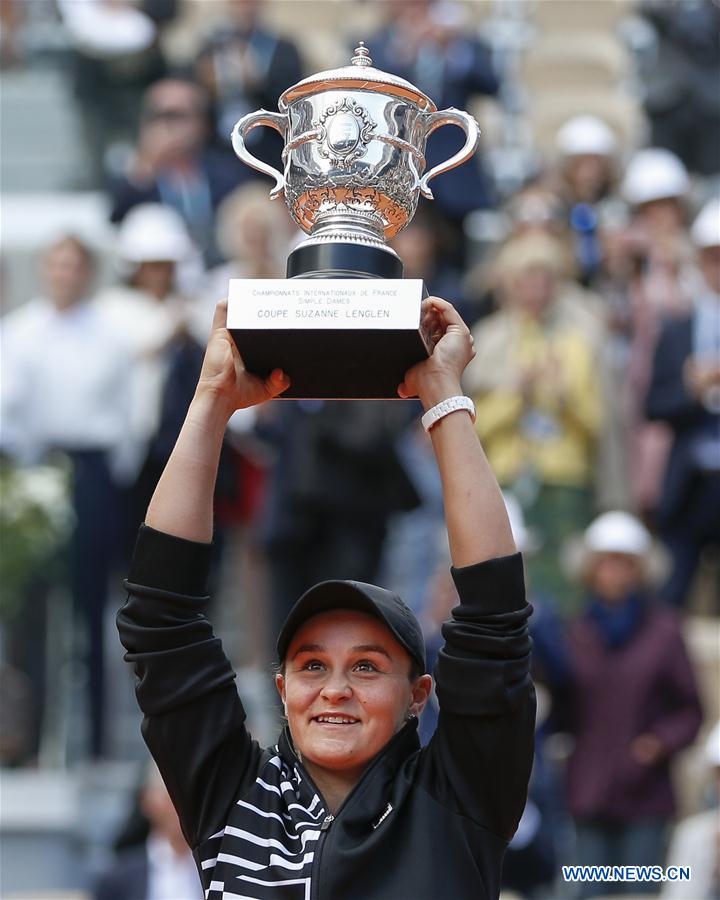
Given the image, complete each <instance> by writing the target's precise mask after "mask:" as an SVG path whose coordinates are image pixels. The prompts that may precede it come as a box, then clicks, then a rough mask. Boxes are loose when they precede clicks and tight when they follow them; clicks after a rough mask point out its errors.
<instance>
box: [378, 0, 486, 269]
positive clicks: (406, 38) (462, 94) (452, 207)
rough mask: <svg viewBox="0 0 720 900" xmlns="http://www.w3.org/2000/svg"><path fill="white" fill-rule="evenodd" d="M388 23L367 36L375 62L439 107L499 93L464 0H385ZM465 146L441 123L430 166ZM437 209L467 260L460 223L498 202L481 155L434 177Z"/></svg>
mask: <svg viewBox="0 0 720 900" xmlns="http://www.w3.org/2000/svg"><path fill="white" fill-rule="evenodd" d="M385 6H386V9H387V19H388V23H387V25H386V26H385V27H384V28H383V29H382V30H381V31H380V32H379V33H377V34H375V35H373V36H372V37H371V38H370V39H369V41H368V48H369V50H370V53H371V56H372V58H373V65H375V66H376V67H377V68H379V69H384V70H385V71H387V72H393V73H394V74H395V75H399V76H401V77H402V78H406V79H407V80H408V81H410V82H412V84H414V85H416V86H417V87H419V88H420V90H422V91H424V92H425V93H426V94H427V95H428V97H431V98H432V100H433V101H434V102H435V103H436V105H437V107H438V109H445V108H447V107H451V106H453V107H456V108H457V109H467V108H468V105H469V103H470V101H471V100H472V98H474V97H476V96H495V94H497V93H498V91H499V89H500V81H499V78H498V75H497V73H496V72H495V69H494V67H493V63H492V59H491V55H490V50H489V48H488V47H487V46H486V45H485V44H484V43H483V42H482V41H480V40H479V39H478V38H476V37H474V36H471V35H470V33H469V32H470V29H469V28H468V25H467V22H466V21H465V15H464V13H463V10H462V7H461V6H460V5H459V4H451V3H436V2H434V0H386V2H385ZM461 146H462V136H461V135H460V132H459V131H458V130H457V129H455V128H441V129H439V130H438V131H437V132H436V133H435V134H434V135H433V136H432V137H431V138H430V140H429V141H428V145H427V150H426V158H427V165H428V170H429V169H430V167H431V166H435V165H437V164H438V163H440V162H442V161H443V160H446V159H449V158H450V157H451V156H452V155H453V154H454V153H456V152H457V151H458V150H459V149H460V147H461ZM433 193H434V195H435V205H436V207H437V211H438V212H440V213H442V215H443V216H445V218H446V219H447V220H448V221H449V222H450V223H452V224H453V225H454V226H455V229H456V238H455V242H454V248H453V249H454V252H455V255H456V261H457V262H462V249H461V248H462V233H461V231H460V228H459V226H460V223H461V222H462V220H463V218H464V217H465V216H466V215H467V214H468V213H469V212H472V211H473V210H475V209H478V208H487V207H492V206H494V205H495V198H494V196H493V190H492V187H491V183H490V179H489V177H488V176H487V175H486V174H485V172H484V171H483V169H482V168H481V166H480V164H479V162H478V160H477V159H476V160H474V161H471V162H470V163H467V164H466V165H464V166H459V167H458V168H456V169H453V170H452V171H451V172H446V173H445V174H444V175H443V177H442V178H438V179H437V181H435V182H433Z"/></svg>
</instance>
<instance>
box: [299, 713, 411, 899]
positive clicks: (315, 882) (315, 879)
mask: <svg viewBox="0 0 720 900" xmlns="http://www.w3.org/2000/svg"><path fill="white" fill-rule="evenodd" d="M286 727H287V726H286ZM406 728H407V726H405V728H402V729H401V730H400V731H398V732H397V734H395V735H394V736H393V737H392V738H391V739H390V740H389V741H388V743H387V744H386V745H385V747H384V748H383V749H382V750H381V751H380V753H379V754H378V756H377V757H376V758H375V759H374V760H373V761H372V763H371V764H370V766H369V768H367V769H366V770H365V772H364V773H363V775H362V777H361V778H360V781H358V783H357V784H356V785H355V787H354V788H353V789H352V790H351V791H350V793H349V794H348V795H347V797H346V798H345V799H344V800H343V802H342V803H341V804H340V807H339V809H338V811H337V813H336V815H340V813H341V812H342V810H343V809H344V808H345V807H346V806H347V804H348V801H349V800H350V799H351V798H352V796H353V794H355V792H356V791H357V789H358V788H359V787H360V785H361V784H362V782H363V781H365V780H366V778H367V776H368V775H369V774H370V772H371V771H372V770H373V769H374V768H375V767H376V766H377V765H378V764H379V763H380V761H381V760H382V758H383V757H385V756H386V755H387V749H388V745H389V744H391V743H393V742H394V741H395V740H396V739H397V738H398V737H399V735H400V734H401V732H402V731H405V729H406ZM288 731H289V729H288ZM288 743H289V744H290V747H291V749H292V750H293V752H295V748H294V746H293V743H292V740H291V739H290V740H289V741H288ZM296 760H297V762H296V764H297V765H298V766H299V767H300V769H301V770H302V773H303V775H304V776H305V779H306V781H307V782H308V783H309V784H310V786H311V787H312V789H313V790H314V792H315V793H316V794H317V795H318V796H319V797H320V798H321V799H322V801H323V805H324V806H325V808H326V809H327V803H326V801H325V798H324V797H323V795H322V793H321V792H320V791H319V790H318V787H317V785H316V784H315V782H314V781H313V780H312V778H311V777H310V775H309V774H308V773H307V771H306V770H305V768H304V766H303V764H302V763H301V762H300V760H299V759H297V755H296ZM388 805H389V806H390V809H387V807H386V809H385V812H384V813H383V815H382V816H381V818H380V821H379V822H378V823H377V824H378V825H380V824H382V821H383V819H385V818H386V817H387V815H388V814H389V813H390V812H391V811H392V806H391V805H390V804H388ZM334 821H335V816H334V815H333V814H332V813H328V814H327V815H326V816H325V818H324V819H323V820H322V822H321V823H320V837H319V838H318V841H317V844H316V845H315V850H314V852H313V862H312V868H311V869H310V900H319V898H320V878H319V876H320V855H321V853H322V849H323V847H324V845H325V840H326V838H327V833H328V830H329V829H330V826H331V825H332V823H333V822H334Z"/></svg>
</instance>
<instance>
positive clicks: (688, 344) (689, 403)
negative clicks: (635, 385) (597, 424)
mask: <svg viewBox="0 0 720 900" xmlns="http://www.w3.org/2000/svg"><path fill="white" fill-rule="evenodd" d="M692 328H693V320H692V317H685V318H682V319H668V320H667V321H665V322H664V323H663V327H662V331H661V332H660V337H659V338H658V343H657V348H656V350H655V358H654V361H653V369H652V379H651V382H650V387H649V389H648V394H647V398H646V400H645V412H646V414H647V417H648V419H661V420H664V421H666V422H667V423H668V424H669V425H670V427H671V428H672V430H673V432H674V435H675V440H674V441H673V446H672V450H671V452H670V459H669V460H668V464H667V469H666V470H665V483H664V485H663V491H662V495H661V498H660V509H659V511H658V512H659V517H660V522H661V524H669V523H670V522H672V520H673V519H674V518H675V517H677V515H678V514H679V512H680V511H681V510H682V508H683V505H684V504H685V502H686V500H687V497H688V495H689V494H690V492H691V490H692V489H693V487H694V481H695V478H696V477H697V475H698V473H699V470H698V466H697V464H696V462H695V460H694V456H693V445H694V442H695V440H696V439H697V437H698V434H699V433H700V432H701V431H702V429H703V428H706V427H707V425H708V423H709V422H712V423H713V426H712V427H713V428H714V429H715V432H716V433H717V431H718V429H720V417H718V416H717V415H716V414H715V415H713V414H712V413H710V412H708V411H707V410H706V409H705V408H704V407H703V405H702V404H701V403H700V402H699V401H698V400H697V399H696V398H695V397H693V396H692V395H691V394H690V393H689V392H688V389H687V387H686V386H685V379H684V377H683V369H684V367H685V363H686V362H687V360H688V359H689V357H690V356H691V354H692Z"/></svg>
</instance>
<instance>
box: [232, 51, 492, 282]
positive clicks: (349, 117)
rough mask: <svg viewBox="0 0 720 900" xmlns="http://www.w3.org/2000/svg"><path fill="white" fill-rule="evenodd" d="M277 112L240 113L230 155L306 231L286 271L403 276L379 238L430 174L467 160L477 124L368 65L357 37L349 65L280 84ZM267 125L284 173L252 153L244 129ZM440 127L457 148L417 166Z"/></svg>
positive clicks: (402, 220) (400, 223)
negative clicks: (276, 138) (457, 133)
mask: <svg viewBox="0 0 720 900" xmlns="http://www.w3.org/2000/svg"><path fill="white" fill-rule="evenodd" d="M278 109H279V112H268V111H267V110H258V111H256V112H252V113H249V114H248V115H246V116H243V118H241V119H240V120H239V121H238V122H237V124H236V125H235V127H234V129H233V132H232V144H233V148H234V150H235V153H236V154H237V156H238V157H239V158H240V159H241V160H242V161H243V162H245V163H247V165H249V166H251V167H253V168H254V169H257V170H258V171H260V172H264V173H266V174H268V175H271V176H272V177H273V178H274V179H275V186H274V187H273V189H272V190H271V192H270V196H271V197H273V198H275V197H279V196H281V195H284V197H285V201H286V203H287V205H288V209H289V211H290V214H291V215H292V217H293V219H294V220H295V222H297V224H298V225H299V227H300V228H301V229H302V230H303V231H304V232H305V233H306V234H307V235H308V237H307V238H306V239H305V240H304V241H303V242H302V243H301V244H300V245H299V246H298V247H296V248H295V249H294V250H293V251H292V253H291V254H290V257H289V258H288V268H287V275H288V277H290V278H292V277H305V278H309V277H325V278H328V277H343V276H346V277H355V278H358V277H360V278H362V277H365V278H368V277H369V278H373V277H374V278H378V277H379V278H401V277H402V262H401V261H400V259H399V257H398V256H397V254H396V253H395V251H394V250H393V249H392V248H391V247H389V246H388V245H387V243H386V242H387V241H388V240H390V239H391V238H392V237H394V236H395V235H396V234H397V233H398V232H399V231H400V230H401V229H402V228H404V227H405V225H407V223H408V222H409V221H410V220H411V219H412V217H413V215H414V213H415V210H416V208H417V203H418V198H419V196H420V195H421V194H422V195H423V196H424V197H427V198H428V199H432V196H433V195H432V191H431V189H430V186H429V182H430V180H431V179H432V178H435V177H436V176H437V175H440V174H442V173H443V172H446V171H448V170H449V169H452V168H454V167H455V166H458V165H460V164H461V163H463V162H465V161H466V160H467V159H469V158H470V157H471V156H472V155H473V154H474V153H475V150H476V149H477V146H478V142H479V138H480V129H479V128H478V125H477V122H476V121H475V120H474V119H473V117H472V116H470V115H468V113H466V112H462V111H461V110H456V109H444V110H440V111H438V110H437V107H436V106H435V104H434V103H433V102H432V100H431V99H430V98H429V97H427V96H426V95H425V94H424V93H423V92H422V91H420V90H419V89H418V88H416V87H415V86H414V85H412V84H410V82H408V81H405V80H404V79H402V78H398V77H397V76H395V75H390V74H388V73H387V72H382V71H380V70H379V69H375V68H374V67H373V66H372V60H371V58H370V54H369V52H368V50H367V48H366V47H365V46H364V44H363V42H362V41H361V42H360V44H359V46H358V47H357V48H356V50H355V55H354V56H353V57H352V61H351V64H350V65H349V66H346V67H344V68H340V69H333V70H330V71H327V72H320V73H318V74H316V75H311V76H310V77H309V78H305V79H304V80H302V81H300V82H298V83H297V84H296V85H294V86H293V87H290V88H288V89H287V90H286V91H284V93H283V94H282V95H281V97H280V100H279V102H278ZM263 125H264V126H269V127H270V128H274V129H275V130H276V131H278V132H279V133H280V134H281V135H282V137H283V140H284V141H285V147H284V150H283V155H282V159H283V164H284V169H283V172H279V171H278V170H277V169H275V168H273V167H272V166H270V165H268V164H267V163H265V162H263V161H262V160H259V159H257V158H256V157H254V156H253V155H252V154H251V153H250V152H249V150H248V149H247V146H246V143H245V136H246V135H247V134H248V132H249V131H251V130H252V129H253V128H257V127H259V126H263ZM443 125H455V126H458V127H460V128H461V129H462V130H463V131H464V132H465V143H464V146H463V147H462V148H461V149H460V150H459V151H458V152H457V153H456V154H455V155H454V156H452V157H450V159H448V160H446V161H445V162H442V163H440V164H439V165H437V166H435V167H434V168H433V169H431V170H430V171H429V172H425V167H426V166H425V145H426V141H427V138H428V136H429V135H430V134H432V133H433V131H435V130H436V129H438V128H440V127H442V126H443Z"/></svg>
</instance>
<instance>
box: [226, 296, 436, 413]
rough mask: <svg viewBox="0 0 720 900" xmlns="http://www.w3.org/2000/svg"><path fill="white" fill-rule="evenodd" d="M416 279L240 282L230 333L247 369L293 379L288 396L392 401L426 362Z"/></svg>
mask: <svg viewBox="0 0 720 900" xmlns="http://www.w3.org/2000/svg"><path fill="white" fill-rule="evenodd" d="M426 295H427V292H426V290H425V287H424V285H423V282H422V281H421V280H420V279H407V280H401V279H380V278H363V279H349V278H307V279H302V278H292V279H284V278H269V279H254V278H239V279H233V280H231V281H230V287H229V293H228V320H227V325H228V328H229V330H230V332H231V334H232V336H233V338H234V340H235V343H236V344H237V346H238V349H239V350H240V354H241V356H242V358H243V361H244V363H245V366H246V367H247V369H248V371H250V372H253V373H255V374H257V375H260V376H262V377H265V376H267V375H268V374H269V373H270V372H271V371H272V370H273V369H274V368H281V369H283V370H284V371H285V372H287V374H288V375H289V376H290V379H291V382H292V383H291V386H290V388H289V389H288V390H287V391H286V392H285V393H284V394H283V396H284V397H288V398H299V397H318V398H327V399H330V398H359V397H367V398H372V397H375V398H397V386H398V384H400V382H401V381H402V380H403V377H404V375H405V372H406V371H407V370H408V369H409V368H410V366H412V365H415V363H417V362H420V361H421V360H423V359H427V357H428V356H429V354H430V349H431V344H430V341H429V339H428V337H427V336H426V335H425V333H424V330H423V328H422V325H421V313H422V301H423V298H424V297H425V296H426Z"/></svg>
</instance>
